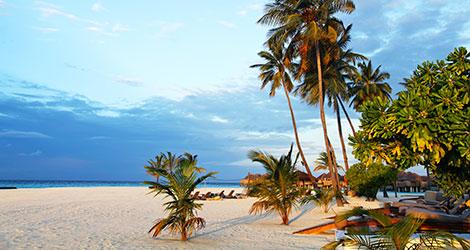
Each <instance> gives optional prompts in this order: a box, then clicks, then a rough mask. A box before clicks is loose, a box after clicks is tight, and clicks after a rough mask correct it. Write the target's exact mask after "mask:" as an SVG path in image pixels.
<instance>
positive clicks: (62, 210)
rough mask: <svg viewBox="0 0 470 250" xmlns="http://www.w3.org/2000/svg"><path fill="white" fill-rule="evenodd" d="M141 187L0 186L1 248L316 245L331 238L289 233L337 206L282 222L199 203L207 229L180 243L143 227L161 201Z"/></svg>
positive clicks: (236, 206) (238, 207)
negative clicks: (284, 223) (150, 232)
mask: <svg viewBox="0 0 470 250" xmlns="http://www.w3.org/2000/svg"><path fill="white" fill-rule="evenodd" d="M199 190H200V191H201V192H207V191H209V190H210V191H212V192H220V191H221V190H222V189H218V188H213V189H208V188H203V189H199ZM225 190H226V191H225V192H226V193H227V192H228V191H230V190H231V189H229V188H226V189H225ZM241 191H242V189H241V188H240V189H237V192H241ZM147 192H148V189H147V188H143V187H99V188H48V189H18V190H1V191H0V249H307V248H308V249H318V248H320V247H321V246H323V245H324V244H326V243H327V242H329V241H331V240H333V238H334V236H333V235H325V236H304V235H293V234H292V232H294V231H296V230H299V229H303V228H306V227H310V226H314V225H316V224H318V223H320V222H322V220H323V218H325V217H328V216H331V215H332V214H334V212H338V211H339V210H338V209H337V208H333V210H334V211H330V213H329V214H326V215H325V214H323V213H322V212H321V210H320V208H315V207H314V206H313V205H309V206H305V207H302V208H301V209H299V210H297V211H295V212H294V213H293V214H292V216H291V224H290V225H289V226H284V225H280V219H279V217H278V216H277V215H275V214H273V215H270V216H254V215H249V214H248V209H249V207H250V206H251V204H252V203H253V201H254V199H252V198H248V199H238V200H229V199H225V200H222V201H201V202H202V203H203V204H204V206H203V210H202V211H201V212H200V213H199V214H200V216H202V217H204V218H205V219H206V222H207V225H206V228H205V229H203V230H201V231H198V232H197V234H196V235H193V237H192V238H191V239H190V240H189V241H188V242H180V241H178V239H179V236H178V235H169V234H167V233H165V234H163V235H162V237H160V238H158V239H152V238H151V237H150V235H149V234H148V233H147V231H148V230H149V228H150V227H151V225H152V222H153V221H154V220H155V219H157V218H158V217H161V216H163V215H164V210H163V208H162V205H161V204H162V199H161V198H160V197H156V198H154V197H153V195H146V193H147ZM350 202H351V203H350V204H349V205H347V206H346V207H345V208H342V210H343V209H349V208H351V207H352V206H358V205H361V206H364V207H377V206H379V205H380V202H378V201H376V202H365V201H364V199H361V198H354V199H351V200H350Z"/></svg>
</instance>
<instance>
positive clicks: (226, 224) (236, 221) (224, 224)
mask: <svg viewBox="0 0 470 250" xmlns="http://www.w3.org/2000/svg"><path fill="white" fill-rule="evenodd" d="M267 216H269V215H268V214H263V215H245V216H242V217H238V218H233V219H230V220H225V221H220V222H217V223H214V224H212V225H214V226H215V228H214V229H212V230H209V231H205V232H203V233H200V234H197V235H194V236H193V237H191V238H197V237H200V236H205V235H209V234H213V233H217V232H220V231H222V230H225V229H228V228H231V227H234V226H238V225H242V224H251V223H253V222H256V221H258V220H261V219H264V218H266V217H267ZM219 225H220V226H219Z"/></svg>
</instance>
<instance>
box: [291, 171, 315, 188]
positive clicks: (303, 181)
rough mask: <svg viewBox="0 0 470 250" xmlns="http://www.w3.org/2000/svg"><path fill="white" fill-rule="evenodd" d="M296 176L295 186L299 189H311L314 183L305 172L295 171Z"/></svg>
mask: <svg viewBox="0 0 470 250" xmlns="http://www.w3.org/2000/svg"><path fill="white" fill-rule="evenodd" d="M296 174H297V178H298V180H297V186H300V187H313V185H314V183H313V182H312V180H311V179H310V176H308V174H307V173H305V172H302V171H300V170H297V171H296ZM313 178H314V181H315V182H316V179H315V177H313Z"/></svg>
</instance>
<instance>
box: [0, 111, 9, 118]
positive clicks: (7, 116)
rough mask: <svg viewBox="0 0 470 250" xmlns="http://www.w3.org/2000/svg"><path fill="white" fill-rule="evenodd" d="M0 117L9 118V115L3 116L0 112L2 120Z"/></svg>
mask: <svg viewBox="0 0 470 250" xmlns="http://www.w3.org/2000/svg"><path fill="white" fill-rule="evenodd" d="M2 117H3V118H9V117H10V115H7V114H4V113H2V112H0V118H2Z"/></svg>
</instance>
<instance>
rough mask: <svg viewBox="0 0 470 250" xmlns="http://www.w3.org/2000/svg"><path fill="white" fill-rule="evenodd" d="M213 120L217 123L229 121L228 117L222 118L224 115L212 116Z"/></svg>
mask: <svg viewBox="0 0 470 250" xmlns="http://www.w3.org/2000/svg"><path fill="white" fill-rule="evenodd" d="M211 121H212V122H216V123H228V122H229V121H228V120H227V119H225V118H222V117H220V116H217V115H214V116H212V118H211Z"/></svg>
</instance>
